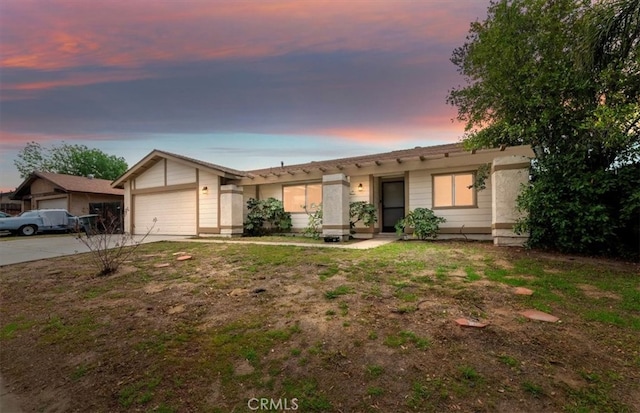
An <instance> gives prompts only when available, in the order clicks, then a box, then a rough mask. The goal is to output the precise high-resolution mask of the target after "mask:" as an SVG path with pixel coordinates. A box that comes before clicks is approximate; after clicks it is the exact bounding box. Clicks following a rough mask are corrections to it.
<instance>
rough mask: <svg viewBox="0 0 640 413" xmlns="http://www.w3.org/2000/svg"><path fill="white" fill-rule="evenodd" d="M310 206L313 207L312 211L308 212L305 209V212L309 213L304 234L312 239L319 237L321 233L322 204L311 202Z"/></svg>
mask: <svg viewBox="0 0 640 413" xmlns="http://www.w3.org/2000/svg"><path fill="white" fill-rule="evenodd" d="M311 206H312V207H313V208H314V209H315V211H314V212H309V211H307V210H306V209H305V212H306V213H307V215H309V223H308V225H307V226H306V227H305V229H304V235H306V236H308V237H312V238H313V239H320V235H322V204H319V205H316V204H311Z"/></svg>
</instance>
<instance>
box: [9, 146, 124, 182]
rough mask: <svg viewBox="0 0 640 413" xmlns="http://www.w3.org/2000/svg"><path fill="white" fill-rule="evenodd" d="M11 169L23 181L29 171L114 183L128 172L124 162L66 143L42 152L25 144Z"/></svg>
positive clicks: (40, 149) (122, 159) (97, 150)
mask: <svg viewBox="0 0 640 413" xmlns="http://www.w3.org/2000/svg"><path fill="white" fill-rule="evenodd" d="M14 165H15V166H16V168H17V169H18V172H20V176H21V177H22V178H23V179H25V178H27V177H28V176H29V175H30V174H31V173H32V172H33V171H41V172H54V173H60V174H67V175H76V176H87V175H93V176H95V177H96V178H100V179H108V180H115V179H116V178H118V177H119V176H120V175H122V174H123V173H124V172H125V171H126V170H127V168H128V165H127V162H126V161H125V160H124V158H122V157H117V156H115V155H108V154H106V153H104V152H102V151H101V150H99V149H93V148H88V147H87V146H85V145H70V144H67V143H62V144H61V145H59V146H55V145H54V146H52V147H51V148H45V147H43V146H42V145H40V144H39V143H37V142H29V143H27V145H26V146H25V147H24V148H23V149H22V151H21V152H20V153H19V154H18V157H17V159H16V160H14Z"/></svg>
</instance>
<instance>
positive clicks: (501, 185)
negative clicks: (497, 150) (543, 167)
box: [491, 155, 530, 246]
mask: <svg viewBox="0 0 640 413" xmlns="http://www.w3.org/2000/svg"><path fill="white" fill-rule="evenodd" d="M529 167H530V159H529V158H527V157H525V156H517V155H514V156H506V157H502V158H496V159H494V160H493V165H492V166H491V185H492V187H493V190H492V193H491V206H492V208H491V209H492V211H491V218H492V219H491V235H492V236H493V243H494V245H502V246H522V245H523V244H524V243H525V242H526V241H527V239H528V238H529V234H516V233H515V232H514V231H513V226H514V224H515V223H516V221H517V220H518V219H520V218H521V217H522V216H523V215H522V214H521V213H520V212H518V210H517V209H516V199H517V198H518V195H519V194H520V191H521V190H522V185H523V184H524V185H526V184H527V183H528V182H529Z"/></svg>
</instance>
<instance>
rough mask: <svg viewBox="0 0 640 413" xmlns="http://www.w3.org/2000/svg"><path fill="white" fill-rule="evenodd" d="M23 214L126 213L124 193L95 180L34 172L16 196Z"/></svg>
mask: <svg viewBox="0 0 640 413" xmlns="http://www.w3.org/2000/svg"><path fill="white" fill-rule="evenodd" d="M12 198H13V199H16V200H20V201H22V210H23V211H29V210H32V209H54V208H62V209H66V210H67V211H69V212H70V213H71V214H73V215H77V216H80V215H87V214H90V213H98V214H103V213H106V211H109V213H112V214H116V215H119V214H122V213H123V211H124V210H123V201H124V191H123V190H122V189H120V188H113V187H112V186H111V181H108V180H106V179H96V178H93V177H84V176H73V175H64V174H55V173H51V172H33V173H32V174H31V175H30V176H29V177H28V178H27V179H26V180H25V181H24V182H23V183H22V184H20V186H19V187H18V188H17V189H16V191H15V192H14V194H13V196H12Z"/></svg>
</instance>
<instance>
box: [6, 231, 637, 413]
mask: <svg viewBox="0 0 640 413" xmlns="http://www.w3.org/2000/svg"><path fill="white" fill-rule="evenodd" d="M400 245H401V247H398V246H393V247H389V248H388V249H385V248H380V249H377V250H371V251H331V250H327V249H314V248H291V247H271V246H264V247H262V246H261V248H262V249H256V246H251V245H245V244H240V245H233V246H230V245H225V244H212V245H207V244H204V243H202V244H198V245H197V246H195V247H194V246H192V245H191V244H172V243H166V244H164V245H163V246H162V249H160V247H159V246H152V245H145V246H143V247H141V248H140V257H138V258H140V259H135V260H133V261H134V263H132V264H129V265H127V267H126V268H123V269H122V271H120V272H118V273H117V274H114V275H112V276H109V277H96V276H95V275H94V274H95V271H94V270H93V269H92V267H91V266H90V261H89V260H88V259H86V257H85V256H79V257H73V258H60V259H54V260H48V261H46V262H44V261H43V262H38V263H29V264H22V265H15V266H11V267H3V268H2V269H0V282H1V286H0V287H1V288H0V299H1V300H2V306H1V307H0V346H2V352H0V362H1V363H0V366H1V367H0V368H1V373H2V375H3V378H4V379H5V382H6V383H7V384H8V387H9V388H10V389H11V390H12V391H13V392H14V393H15V394H16V395H17V396H18V397H19V398H20V401H21V402H22V405H23V407H24V409H25V411H44V412H54V411H114V412H117V411H123V412H124V411H168V412H171V411H173V412H181V411H214V412H227V411H249V410H248V408H247V401H248V400H249V399H250V398H252V397H273V398H274V399H279V398H282V399H284V398H286V399H292V398H297V399H298V400H299V402H300V411H305V412H306V411H311V412H313V411H316V412H321V411H328V412H341V411H342V412H347V411H348V412H367V411H394V412H405V411H447V410H457V411H479V412H494V411H502V412H512V411H562V410H566V409H569V410H570V409H572V408H575V409H577V410H580V409H582V410H584V411H597V410H607V409H609V410H610V411H617V410H624V409H625V408H627V410H632V408H633V407H632V406H635V405H636V404H634V403H635V402H637V401H638V400H639V398H640V396H639V395H640V389H639V383H640V376H639V375H638V367H640V365H638V360H640V354H639V353H638V348H640V341H639V338H638V334H637V331H636V330H634V329H633V328H632V326H629V325H624V324H621V325H608V324H601V323H598V322H595V321H593V320H592V319H590V318H588V317H584V316H583V314H587V313H588V311H591V310H593V311H597V310H599V309H600V304H601V303H600V301H599V300H600V299H602V298H607V299H612V300H614V301H615V303H619V304H621V308H622V309H624V308H627V307H629V306H630V305H632V304H633V303H631V304H629V303H626V304H625V306H626V307H625V306H622V304H624V303H625V302H624V301H623V297H622V296H621V295H619V294H618V293H614V292H609V291H601V290H599V289H597V288H596V287H594V286H592V285H591V284H585V283H584V282H579V283H577V284H576V287H577V289H579V291H581V292H582V293H584V296H583V295H582V294H579V295H575V296H574V295H571V294H570V292H571V289H566V288H565V290H563V295H562V296H560V295H558V294H556V293H555V291H556V290H557V289H558V288H560V287H563V286H564V287H566V285H565V284H558V286H556V285H550V286H546V285H545V284H544V283H541V284H537V285H535V288H534V289H536V293H535V294H534V295H532V296H530V297H529V296H518V295H516V294H514V287H513V286H512V285H509V284H503V283H499V282H494V281H490V280H488V279H487V278H486V277H483V276H482V274H483V269H484V268H485V263H486V262H493V263H495V264H496V265H497V266H499V267H500V268H503V269H505V270H513V271H515V270H514V269H515V268H519V266H518V265H516V263H518V262H519V261H518V260H524V261H523V262H526V263H527V265H533V266H534V267H535V268H538V269H539V268H545V271H544V272H545V273H548V271H547V270H546V268H550V269H553V270H554V271H555V270H556V269H557V271H556V272H555V273H554V276H555V275H557V277H560V278H562V277H564V269H563V268H564V267H562V266H560V267H556V266H554V265H552V264H549V262H548V261H547V260H545V259H539V258H537V257H536V256H535V254H533V253H532V252H529V251H527V252H524V251H514V250H504V249H496V248H494V247H491V246H487V245H483V244H478V243H469V244H466V243H436V244H434V245H435V246H431V245H432V244H427V243H417V242H416V243H414V242H412V243H406V244H400ZM447 245H450V246H451V247H452V252H451V253H449V251H447V250H446V249H443V248H442V247H443V246H447ZM399 248H403V249H402V250H400V252H398V249H399ZM177 253H181V254H183V253H188V254H189V255H192V256H193V259H191V260H187V261H184V262H181V263H177V262H173V263H172V267H168V268H160V269H158V268H155V267H154V266H155V264H157V263H159V262H162V261H163V260H164V261H167V257H173V256H174V255H173V254H176V256H179V254H177ZM399 257H401V258H399ZM532 260H533V261H534V263H533V264H531V262H532ZM536 260H539V261H536ZM404 264H406V265H405V266H403V265H404ZM562 265H564V263H563V264H562ZM174 266H175V267H174ZM439 266H442V267H443V268H454V269H452V270H450V271H449V272H448V273H446V275H443V274H441V273H439V272H437V271H435V268H438V267H439ZM520 267H521V265H520ZM50 268H55V269H56V271H48V270H47V269H50ZM467 269H470V270H469V272H468V271H467ZM582 269H583V270H584V268H582ZM471 270H473V271H471ZM614 270H615V271H620V269H619V268H618V267H616V268H614ZM585 271H589V275H590V276H591V277H594V276H596V275H597V274H598V273H599V271H601V268H600V267H594V268H591V269H589V268H587V269H586V270H585ZM469 273H474V274H476V275H477V276H476V278H477V279H470V278H469ZM616 274H617V275H616ZM630 274H632V273H629V272H620V273H615V274H614V275H611V274H608V275H607V276H608V277H611V278H609V279H610V280H611V282H612V283H616V282H621V283H622V282H627V281H626V280H628V279H629V277H630ZM511 276H513V277H517V278H518V279H521V280H524V281H523V282H526V283H530V284H532V285H533V284H536V283H537V282H538V280H537V278H536V277H535V276H533V275H527V276H526V277H521V276H522V274H518V273H513V274H511V273H510V274H509V277H511ZM509 277H507V279H508V278H509ZM616 277H617V278H616ZM571 279H572V278H571V277H570V276H569V275H568V276H567V278H566V280H571ZM563 280H564V278H563ZM620 280H621V281H620ZM566 282H569V281H566ZM612 285H613V284H612ZM612 288H613V287H612ZM558 297H561V299H558ZM615 303H614V304H615ZM535 307H541V309H544V310H546V311H548V312H551V313H553V314H554V315H556V316H558V317H560V318H561V320H562V321H563V322H562V323H542V322H536V321H532V320H528V319H526V318H524V317H522V316H520V315H519V313H520V312H521V311H523V310H526V309H529V308H535ZM547 307H548V308H547ZM607 311H609V312H611V311H613V310H612V309H608V310H607ZM621 311H622V310H621ZM633 311H635V310H634V307H631V309H630V310H628V313H621V314H623V315H624V316H625V317H621V320H622V321H624V320H626V319H633V317H635V316H634V314H635V313H633ZM598 314H599V313H598ZM604 315H605V316H609V315H610V314H609V313H606V314H604ZM614 316H615V314H614ZM612 317H613V316H612ZM460 318H464V319H466V320H470V321H475V322H481V323H485V324H487V325H486V326H485V327H484V328H482V329H473V328H467V327H461V326H459V325H457V324H456V323H455V320H456V319H460ZM612 320H613V322H618V321H619V320H618V319H617V318H615V317H613V318H612Z"/></svg>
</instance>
